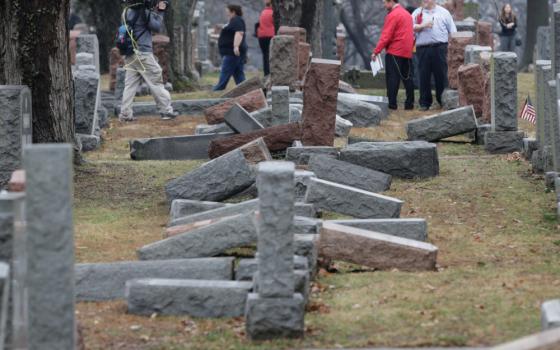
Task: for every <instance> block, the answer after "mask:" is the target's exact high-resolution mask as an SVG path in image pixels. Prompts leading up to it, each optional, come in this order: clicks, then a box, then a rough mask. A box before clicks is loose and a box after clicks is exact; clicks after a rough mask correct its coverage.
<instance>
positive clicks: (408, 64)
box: [371, 0, 414, 110]
mask: <svg viewBox="0 0 560 350" xmlns="http://www.w3.org/2000/svg"><path fill="white" fill-rule="evenodd" d="M384 3H385V9H386V10H387V11H388V14H387V17H386V18H385V24H384V25H383V31H382V32H381V38H380V39H379V42H378V43H377V47H376V48H375V50H374V51H373V54H372V55H371V59H372V60H376V59H380V58H379V55H380V54H381V52H382V51H383V50H385V51H386V55H385V75H386V84H387V97H388V98H389V108H390V109H397V108H398V106H397V95H398V93H399V86H400V84H401V81H402V82H403V84H404V88H405V90H406V102H405V105H404V107H405V109H407V110H410V109H413V108H414V81H413V78H414V77H413V68H412V51H413V49H414V28H413V21H412V16H411V15H410V13H409V12H408V11H407V10H406V9H405V8H404V7H402V6H401V5H400V4H399V0H384Z"/></svg>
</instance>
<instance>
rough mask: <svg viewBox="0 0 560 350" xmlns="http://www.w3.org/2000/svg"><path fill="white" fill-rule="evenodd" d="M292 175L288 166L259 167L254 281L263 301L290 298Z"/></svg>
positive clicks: (291, 287) (272, 163)
mask: <svg viewBox="0 0 560 350" xmlns="http://www.w3.org/2000/svg"><path fill="white" fill-rule="evenodd" d="M294 173H295V165H294V163H292V162H264V163H260V164H259V171H258V176H257V186H258V189H259V214H258V215H257V230H258V231H257V232H258V244H257V251H258V252H259V254H258V257H257V260H258V264H259V271H258V279H257V280H258V283H259V285H258V289H259V294H260V295H261V296H263V297H266V298H271V297H291V296H292V295H293V294H294V233H293V230H292V226H293V221H294V202H295V194H294Z"/></svg>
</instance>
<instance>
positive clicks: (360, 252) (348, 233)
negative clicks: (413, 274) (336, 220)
mask: <svg viewBox="0 0 560 350" xmlns="http://www.w3.org/2000/svg"><path fill="white" fill-rule="evenodd" d="M437 253H438V249H437V247H435V246H433V245H431V244H428V243H424V242H419V241H415V240H411V239H405V238H400V237H395V236H391V235H386V234H383V233H378V232H373V231H367V230H362V229H357V228H353V227H349V226H342V225H337V224H333V223H329V222H326V223H325V224H324V225H323V228H322V230H321V238H320V240H319V255H320V256H322V257H325V258H328V259H332V260H342V261H346V262H350V263H354V264H358V265H363V266H367V267H370V268H375V269H381V270H388V269H399V270H403V271H422V270H428V271H430V270H432V271H433V270H435V268H436V263H437Z"/></svg>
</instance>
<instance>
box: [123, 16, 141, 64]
mask: <svg viewBox="0 0 560 350" xmlns="http://www.w3.org/2000/svg"><path fill="white" fill-rule="evenodd" d="M128 10H129V7H128V6H126V7H125V8H124V11H123V13H122V21H123V25H124V28H125V30H126V33H127V35H128V36H130V40H131V42H132V50H133V51H134V56H135V59H134V60H133V61H132V62H130V63H128V64H125V65H124V66H123V68H124V69H125V70H130V71H133V72H138V73H146V67H145V66H144V63H142V60H141V59H140V57H139V56H138V52H140V50H138V42H136V39H135V38H134V33H133V32H132V31H131V30H130V28H129V26H128V23H127V20H126V17H127V12H128ZM132 30H134V28H132ZM136 61H138V63H140V66H141V67H142V70H140V71H139V70H137V69H134V68H132V67H131V66H132V64H134V63H135V62H136Z"/></svg>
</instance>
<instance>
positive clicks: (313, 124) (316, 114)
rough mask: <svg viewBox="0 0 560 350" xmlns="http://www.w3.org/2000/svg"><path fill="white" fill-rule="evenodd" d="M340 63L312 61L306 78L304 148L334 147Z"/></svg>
mask: <svg viewBox="0 0 560 350" xmlns="http://www.w3.org/2000/svg"><path fill="white" fill-rule="evenodd" d="M339 76H340V61H331V60H323V59H316V58H314V59H312V60H311V65H310V66H309V70H308V71H307V75H306V77H305V87H304V93H303V94H304V96H303V99H304V104H303V135H302V138H301V141H302V142H303V144H304V145H306V146H333V145H334V132H335V124H336V108H337V99H338V79H339Z"/></svg>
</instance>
